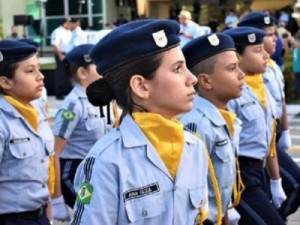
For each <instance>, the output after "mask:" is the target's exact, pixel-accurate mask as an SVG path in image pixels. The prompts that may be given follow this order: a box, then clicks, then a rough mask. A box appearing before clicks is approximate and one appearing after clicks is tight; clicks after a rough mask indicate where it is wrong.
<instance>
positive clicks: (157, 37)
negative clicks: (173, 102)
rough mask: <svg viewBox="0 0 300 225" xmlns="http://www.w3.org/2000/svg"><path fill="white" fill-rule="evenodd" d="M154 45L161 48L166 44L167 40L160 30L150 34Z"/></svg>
mask: <svg viewBox="0 0 300 225" xmlns="http://www.w3.org/2000/svg"><path fill="white" fill-rule="evenodd" d="M152 36H153V39H154V42H155V44H156V45H157V46H158V47H160V48H163V47H165V46H166V45H167V44H168V39H167V36H166V34H165V31H164V30H160V31H158V32H155V33H152Z"/></svg>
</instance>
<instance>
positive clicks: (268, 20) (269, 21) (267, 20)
mask: <svg viewBox="0 0 300 225" xmlns="http://www.w3.org/2000/svg"><path fill="white" fill-rule="evenodd" d="M264 22H265V24H270V23H271V19H270V17H269V16H266V17H264Z"/></svg>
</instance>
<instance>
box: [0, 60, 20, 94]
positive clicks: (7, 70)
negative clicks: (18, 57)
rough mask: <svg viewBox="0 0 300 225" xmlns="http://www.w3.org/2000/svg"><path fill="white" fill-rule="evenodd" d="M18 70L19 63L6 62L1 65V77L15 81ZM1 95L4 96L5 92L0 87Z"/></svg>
mask: <svg viewBox="0 0 300 225" xmlns="http://www.w3.org/2000/svg"><path fill="white" fill-rule="evenodd" d="M17 68H18V62H15V61H12V60H4V61H2V62H1V63H0V76H4V77H7V78H9V79H13V78H14V76H15V72H16V70H17ZM0 93H1V94H3V90H2V88H1V87H0Z"/></svg>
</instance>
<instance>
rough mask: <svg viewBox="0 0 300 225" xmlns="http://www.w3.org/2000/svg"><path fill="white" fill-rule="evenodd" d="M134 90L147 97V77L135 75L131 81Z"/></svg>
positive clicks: (136, 93)
mask: <svg viewBox="0 0 300 225" xmlns="http://www.w3.org/2000/svg"><path fill="white" fill-rule="evenodd" d="M129 85H130V88H131V90H132V92H133V93H134V94H135V95H136V96H138V97H140V98H142V99H147V98H148V97H149V88H148V87H147V82H146V79H145V78H144V77H143V76H141V75H133V76H132V77H131V79H130V81H129Z"/></svg>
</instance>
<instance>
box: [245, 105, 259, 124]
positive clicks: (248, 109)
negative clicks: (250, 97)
mask: <svg viewBox="0 0 300 225" xmlns="http://www.w3.org/2000/svg"><path fill="white" fill-rule="evenodd" d="M259 107H261V106H259ZM259 110H260V109H258V104H257V102H255V101H252V102H247V103H245V104H243V105H242V107H241V113H242V114H243V117H244V118H245V119H246V120H247V121H252V120H256V119H258V118H259V117H260V115H259Z"/></svg>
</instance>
